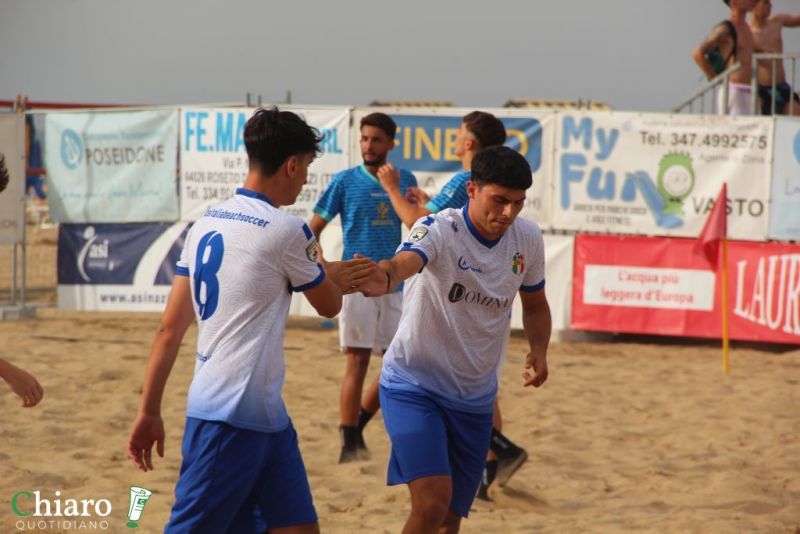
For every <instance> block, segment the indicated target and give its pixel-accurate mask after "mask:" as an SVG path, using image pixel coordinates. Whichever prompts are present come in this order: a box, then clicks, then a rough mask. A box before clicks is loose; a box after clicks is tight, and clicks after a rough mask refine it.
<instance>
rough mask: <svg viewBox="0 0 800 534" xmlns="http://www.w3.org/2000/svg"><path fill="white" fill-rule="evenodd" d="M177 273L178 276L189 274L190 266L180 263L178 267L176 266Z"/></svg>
mask: <svg viewBox="0 0 800 534" xmlns="http://www.w3.org/2000/svg"><path fill="white" fill-rule="evenodd" d="M175 274H176V275H177V276H189V268H188V267H183V266H182V265H178V267H176V268H175Z"/></svg>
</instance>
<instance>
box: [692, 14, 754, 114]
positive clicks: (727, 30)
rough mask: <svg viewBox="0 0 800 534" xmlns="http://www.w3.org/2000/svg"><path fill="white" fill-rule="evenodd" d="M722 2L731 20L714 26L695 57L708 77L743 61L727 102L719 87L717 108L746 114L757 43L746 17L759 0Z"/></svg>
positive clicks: (720, 110) (734, 76)
mask: <svg viewBox="0 0 800 534" xmlns="http://www.w3.org/2000/svg"><path fill="white" fill-rule="evenodd" d="M723 1H724V2H725V4H726V5H727V6H728V7H729V8H730V19H727V20H724V21H722V22H721V23H719V24H717V25H716V26H715V27H714V29H713V30H712V31H711V33H710V34H709V35H708V37H706V38H705V40H704V41H703V42H702V43H700V45H699V46H698V47H697V48H696V49H695V51H694V53H693V58H694V60H695V63H697V66H698V67H700V70H702V71H703V74H705V75H706V77H707V78H708V79H709V80H712V79H713V78H714V77H715V76H717V75H718V74H720V73H721V72H723V71H724V70H726V69H728V68H730V67H732V66H733V65H735V64H736V62H739V63H740V64H741V68H740V69H739V70H737V71H736V72H734V73H733V74H731V77H730V83H729V84H728V101H727V102H723V101H722V99H723V95H724V93H723V91H722V90H720V91H719V94H718V106H717V107H718V109H719V113H720V114H722V115H725V114H729V115H747V114H749V113H750V105H751V88H750V79H751V77H752V72H753V65H752V63H753V53H754V52H755V50H756V45H755V41H754V39H753V34H752V32H751V31H750V27H749V26H748V25H747V21H746V20H745V17H746V16H747V12H748V11H750V10H752V9H753V6H755V3H756V1H757V0H723Z"/></svg>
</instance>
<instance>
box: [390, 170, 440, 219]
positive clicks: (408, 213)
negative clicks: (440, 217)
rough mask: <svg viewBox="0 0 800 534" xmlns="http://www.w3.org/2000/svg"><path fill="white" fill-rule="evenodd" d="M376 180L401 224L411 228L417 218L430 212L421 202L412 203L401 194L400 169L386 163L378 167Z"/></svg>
mask: <svg viewBox="0 0 800 534" xmlns="http://www.w3.org/2000/svg"><path fill="white" fill-rule="evenodd" d="M378 180H379V181H380V183H381V187H383V189H384V191H386V194H387V195H389V202H391V203H392V207H393V208H394V211H395V212H396V213H397V216H398V217H400V220H401V221H403V224H405V225H406V226H408V227H409V228H411V227H412V226H414V223H415V222H417V219H419V218H420V217H424V216H426V215H428V214H430V211H429V210H428V209H427V208H426V207H425V206H424V205H422V204H412V203H411V202H409V201H408V199H406V198H405V197H404V196H403V192H402V191H401V190H400V171H398V170H397V169H395V168H394V165H392V164H391V163H387V164H385V165H382V166H381V168H380V169H378Z"/></svg>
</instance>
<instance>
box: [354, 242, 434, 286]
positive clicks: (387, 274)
mask: <svg viewBox="0 0 800 534" xmlns="http://www.w3.org/2000/svg"><path fill="white" fill-rule="evenodd" d="M424 266H425V260H424V259H423V257H422V256H420V255H419V254H418V253H417V252H413V251H410V250H403V251H401V252H398V253H397V254H395V256H394V257H393V258H392V259H390V260H381V261H379V262H378V269H377V270H376V272H375V273H374V274H372V275H371V276H370V278H369V279H368V280H367V281H365V282H364V283H362V284H361V285H359V289H360V290H361V292H362V293H364V295H366V296H367V297H379V296H381V295H385V294H387V293H391V292H393V291H394V290H395V289H397V285H398V284H399V283H400V282H402V281H403V280H407V279H409V278H411V277H412V276H414V275H415V274H417V273H418V272H420V271H421V270H422V268H423V267H424Z"/></svg>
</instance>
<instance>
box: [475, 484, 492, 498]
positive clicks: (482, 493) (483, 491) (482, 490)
mask: <svg viewBox="0 0 800 534" xmlns="http://www.w3.org/2000/svg"><path fill="white" fill-rule="evenodd" d="M475 497H477V498H478V499H480V500H482V501H487V502H492V498H491V497H489V486H487V485H486V484H484V483H483V481H482V480H481V485H480V486H478V494H477V495H476V496H475Z"/></svg>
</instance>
